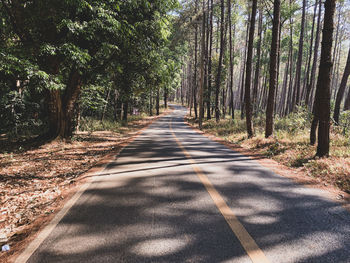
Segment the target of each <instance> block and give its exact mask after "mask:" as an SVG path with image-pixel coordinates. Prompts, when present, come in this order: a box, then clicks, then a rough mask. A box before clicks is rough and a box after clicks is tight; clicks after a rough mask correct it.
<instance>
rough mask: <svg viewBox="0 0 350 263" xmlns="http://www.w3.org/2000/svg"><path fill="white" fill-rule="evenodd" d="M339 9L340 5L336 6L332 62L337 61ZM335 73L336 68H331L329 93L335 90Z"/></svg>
mask: <svg viewBox="0 0 350 263" xmlns="http://www.w3.org/2000/svg"><path fill="white" fill-rule="evenodd" d="M341 9H342V5H341V4H340V5H339V6H338V19H337V30H336V33H335V43H334V48H333V60H334V61H335V62H336V61H337V53H338V52H337V48H338V40H339V29H340V15H341ZM336 11H337V10H336ZM336 11H335V12H336ZM335 72H336V67H333V71H332V75H331V91H332V90H334V88H335V77H336V76H335Z"/></svg>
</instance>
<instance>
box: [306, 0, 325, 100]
mask: <svg viewBox="0 0 350 263" xmlns="http://www.w3.org/2000/svg"><path fill="white" fill-rule="evenodd" d="M321 15H322V0H319V2H318V17H317V27H316V39H315V47H314V54H313V62H312V67H311V74H310V80H309V82H308V85H307V89H306V98H305V105H309V104H310V95H311V94H312V91H313V89H314V86H315V75H316V67H317V57H318V47H319V45H320V32H321V30H320V28H321Z"/></svg>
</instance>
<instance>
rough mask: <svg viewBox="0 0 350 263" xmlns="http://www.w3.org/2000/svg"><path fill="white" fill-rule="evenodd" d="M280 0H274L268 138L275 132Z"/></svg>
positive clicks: (266, 132) (267, 124) (267, 116)
mask: <svg viewBox="0 0 350 263" xmlns="http://www.w3.org/2000/svg"><path fill="white" fill-rule="evenodd" d="M280 9H281V2H280V0H274V3H273V23H272V24H273V25H272V40H271V52H270V82H269V96H268V99H267V109H266V129H265V137H266V138H268V137H269V136H271V135H272V132H273V112H274V104H275V89H276V85H277V72H278V70H277V64H278V63H277V59H278V49H279V30H280Z"/></svg>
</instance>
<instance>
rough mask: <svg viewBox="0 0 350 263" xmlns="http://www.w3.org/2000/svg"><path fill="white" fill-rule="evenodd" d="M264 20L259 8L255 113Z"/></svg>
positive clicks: (254, 91) (254, 90)
mask: <svg viewBox="0 0 350 263" xmlns="http://www.w3.org/2000/svg"><path fill="white" fill-rule="evenodd" d="M262 20H263V11H262V9H260V10H259V23H258V36H259V40H258V46H257V48H256V57H257V61H256V67H255V76H254V87H253V107H254V110H253V111H254V113H256V112H257V110H258V109H257V99H258V86H259V80H260V56H261V41H262Z"/></svg>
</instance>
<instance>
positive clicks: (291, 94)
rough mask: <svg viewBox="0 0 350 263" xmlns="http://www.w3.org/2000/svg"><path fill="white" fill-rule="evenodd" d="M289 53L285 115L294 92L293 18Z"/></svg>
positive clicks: (290, 106)
mask: <svg viewBox="0 0 350 263" xmlns="http://www.w3.org/2000/svg"><path fill="white" fill-rule="evenodd" d="M291 6H292V0H289V8H291ZM289 48H290V49H289V52H290V69H289V72H290V73H289V87H288V99H287V107H286V110H285V112H286V114H288V113H289V112H290V111H291V110H292V107H293V100H294V91H293V75H294V74H293V64H294V52H293V18H292V16H290V18H289Z"/></svg>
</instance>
